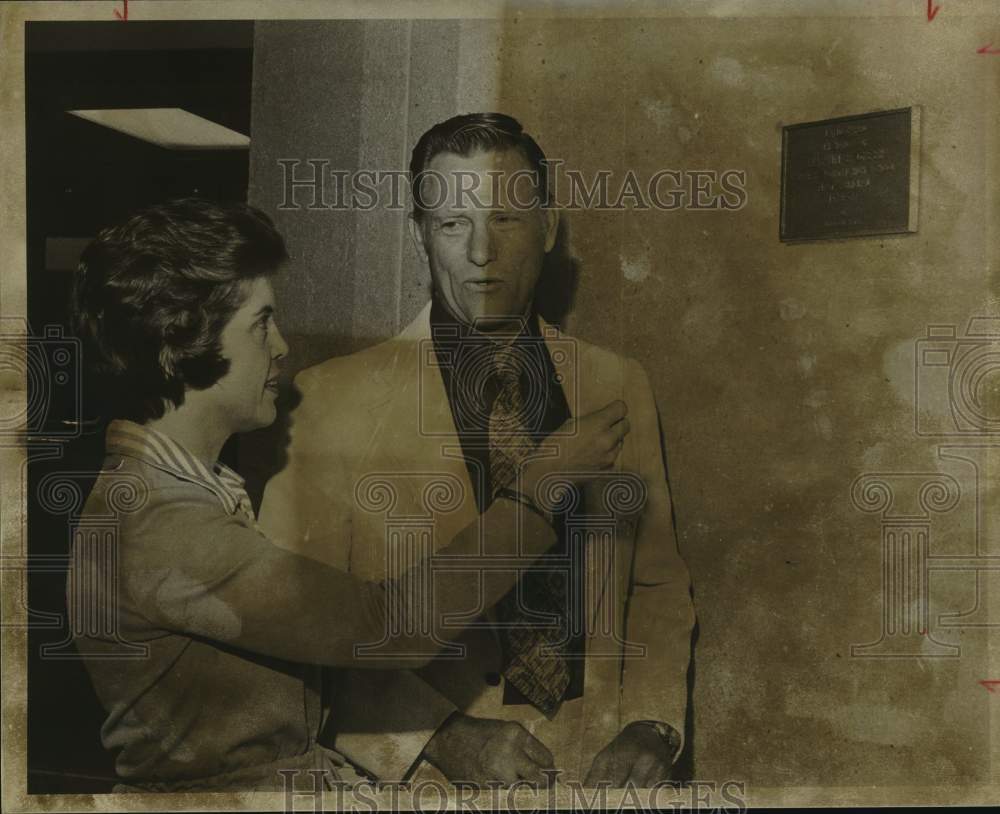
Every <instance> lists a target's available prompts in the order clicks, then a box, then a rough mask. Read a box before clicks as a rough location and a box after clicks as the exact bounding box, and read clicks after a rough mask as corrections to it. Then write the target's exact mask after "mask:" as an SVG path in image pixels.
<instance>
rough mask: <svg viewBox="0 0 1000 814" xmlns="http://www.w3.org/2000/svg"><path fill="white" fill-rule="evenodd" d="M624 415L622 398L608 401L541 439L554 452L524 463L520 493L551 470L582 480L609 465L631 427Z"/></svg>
mask: <svg viewBox="0 0 1000 814" xmlns="http://www.w3.org/2000/svg"><path fill="white" fill-rule="evenodd" d="M627 416H628V407H627V406H626V405H625V402H624V401H612V402H609V403H608V404H607V405H605V406H604V407H602V408H601V409H600V410H595V411H594V412H592V413H588V414H587V415H585V416H581V417H580V418H571V419H569V420H568V421H566V422H564V423H563V425H562V426H561V427H559V429H558V430H556V431H555V432H554V433H553V434H552V435H550V436H549V437H548V438H546V439H545V440H544V441H542V443H541V446H542V447H543V448H544V447H552V448H554V449H555V451H556V455H555V456H554V457H548V458H535V459H533V460H530V461H528V462H527V464H525V467H524V470H523V472H522V486H521V488H522V489H523V491H524V493H525V494H527V495H534V494H535V487H536V486H537V484H538V482H539V481H540V480H541V479H542V478H544V477H545V475H547V474H549V473H551V472H558V473H560V474H563V475H565V477H566V478H567V479H569V480H572V481H574V482H577V483H582V482H584V481H587V480H590V479H593V478H594V477H596V476H597V475H599V474H600V473H601V472H603V471H605V470H607V469H610V468H611V467H612V466H613V465H614V463H615V461H616V460H617V458H618V453H619V452H621V448H622V443H623V442H624V440H625V436H626V435H628V432H629V430H630V429H631V427H630V425H629V420H628V417H627Z"/></svg>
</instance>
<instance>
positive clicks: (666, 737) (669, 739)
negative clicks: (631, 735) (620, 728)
mask: <svg viewBox="0 0 1000 814" xmlns="http://www.w3.org/2000/svg"><path fill="white" fill-rule="evenodd" d="M636 723H637V724H645V725H646V726H648V727H650V728H652V729H654V730H655V731H656V734H657V735H659V736H660V737H661V738H662V739H663V742H664V743H665V744H667V748H668V749H669V750H670V759H671V760H673V759H674V758H675V757H677V750H678V749H680V746H681V736H680V733H679V732H678V731H677V730H676V729H674V728H673V727H672V726H671V725H670V724H665V723H663V722H662V721H636Z"/></svg>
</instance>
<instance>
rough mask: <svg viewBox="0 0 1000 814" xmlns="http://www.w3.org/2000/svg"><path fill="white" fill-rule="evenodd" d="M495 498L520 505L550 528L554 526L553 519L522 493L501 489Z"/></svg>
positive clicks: (506, 488)
mask: <svg viewBox="0 0 1000 814" xmlns="http://www.w3.org/2000/svg"><path fill="white" fill-rule="evenodd" d="M496 497H502V498H504V499H506V500H510V501H513V502H514V503H520V504H521V505H522V506H524V507H525V508H526V509H528V510H529V511H531V512H534V513H535V514H537V515H538V516H539V517H540V518H542V520H544V521H545V522H546V523H548V524H549V525H550V526H552V525H554V522H555V521H554V518H553V517H552V515H551V514H550V513H549V512H547V511H545V509H543V508H542V507H541V506H539V505H538V504H537V503H536V502H535V501H534V500H533V499H532V498H530V497H528V495H526V494H525V493H524V492H519V491H517V490H516V489H511V488H510V487H509V486H504V487H501V488H500V489H497V491H496Z"/></svg>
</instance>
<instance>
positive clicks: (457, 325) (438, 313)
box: [430, 295, 541, 345]
mask: <svg viewBox="0 0 1000 814" xmlns="http://www.w3.org/2000/svg"><path fill="white" fill-rule="evenodd" d="M430 321H431V336H432V337H433V339H434V341H435V342H437V343H441V344H446V345H447V344H451V343H455V342H461V341H463V340H467V339H470V338H472V339H476V340H481V341H490V342H495V341H496V340H494V339H492V338H491V337H490V335H489V334H486V333H483V332H481V331H477V330H475V328H473V327H472V326H471V325H467V324H466V323H464V322H462V321H461V320H460V319H458V317H456V316H455V315H454V314H453V313H452V311H451V309H450V308H449V307H448V306H447V304H446V303H445V302H444V300H442V299H441V298H440V297H438V296H437V295H435V296H434V297H433V299H432V300H431V314H430ZM540 336H541V330H540V329H539V327H538V315H537V314H536V313H535V312H534V311H531V312H530V314H529V315H528V316H527V317H525V318H524V320H523V322H522V323H521V330H520V331H518V333H517V336H516V337H515V338H514V341H515V342H521V341H524V340H525V339H527V338H528V337H540Z"/></svg>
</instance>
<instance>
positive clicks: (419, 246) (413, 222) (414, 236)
mask: <svg viewBox="0 0 1000 814" xmlns="http://www.w3.org/2000/svg"><path fill="white" fill-rule="evenodd" d="M406 221H407V222H406V225H407V227H409V230H410V240H412V241H413V248H415V249H416V250H417V254H418V255H420V259H421V260H423V261H424V262H425V263H426V262H428V258H427V247H426V246H425V245H424V227H423V224H421V223H420V221H418V220H417V219H416V218H415V217H414V216H413V213H412V212H411V213H410V215H409V217H408V218H407V219H406Z"/></svg>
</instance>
